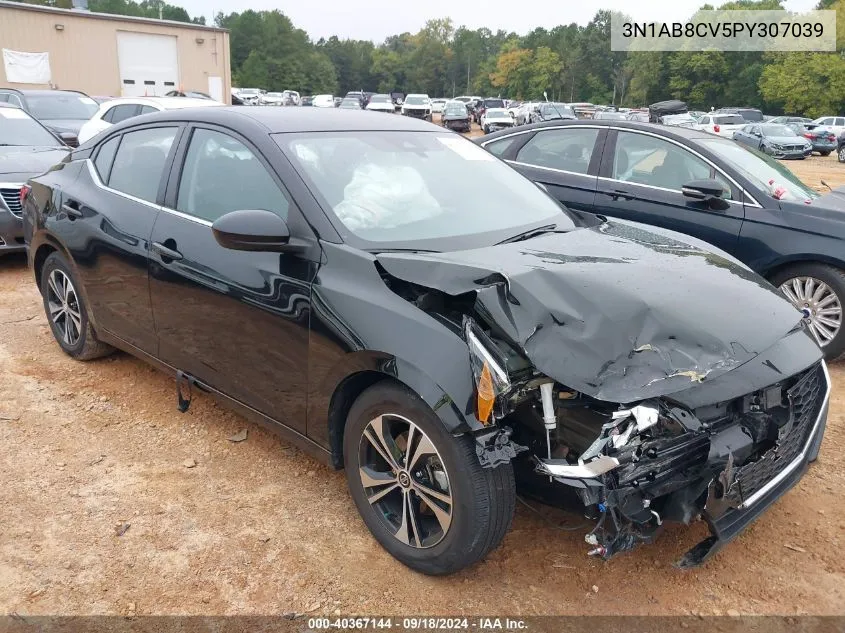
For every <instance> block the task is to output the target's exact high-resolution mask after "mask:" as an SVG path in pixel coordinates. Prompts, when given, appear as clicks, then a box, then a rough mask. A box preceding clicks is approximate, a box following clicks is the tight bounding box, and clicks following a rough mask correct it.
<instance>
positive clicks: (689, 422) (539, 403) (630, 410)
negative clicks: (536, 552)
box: [383, 273, 829, 567]
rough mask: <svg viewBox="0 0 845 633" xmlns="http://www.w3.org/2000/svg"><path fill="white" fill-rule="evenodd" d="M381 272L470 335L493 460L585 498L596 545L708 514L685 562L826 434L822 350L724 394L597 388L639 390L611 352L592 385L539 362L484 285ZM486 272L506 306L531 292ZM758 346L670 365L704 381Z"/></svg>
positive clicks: (764, 499) (621, 546)
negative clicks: (704, 364) (495, 312)
mask: <svg viewBox="0 0 845 633" xmlns="http://www.w3.org/2000/svg"><path fill="white" fill-rule="evenodd" d="M383 278H384V279H385V282H386V283H387V285H388V286H389V287H390V288H391V289H392V290H393V291H394V292H396V293H397V294H399V295H400V296H402V297H403V298H405V299H406V300H408V301H410V302H411V303H413V304H414V305H416V306H417V307H419V308H420V309H422V310H424V311H425V312H427V313H428V314H430V315H431V316H433V317H434V318H436V319H438V320H439V321H441V322H442V323H443V324H444V325H446V326H447V327H449V328H450V329H452V330H453V331H455V332H456V333H457V334H459V335H460V336H461V338H463V339H464V340H465V341H466V344H467V346H468V348H469V352H470V362H471V366H472V372H473V375H474V380H475V384H476V403H475V405H476V406H475V409H476V416H477V418H478V419H479V420H480V421H481V422H482V423H483V424H485V426H486V429H485V430H483V431H479V432H476V433H475V435H476V439H477V442H478V448H477V453H478V456H479V460H480V461H481V463H482V465H484V466H487V467H495V466H497V465H498V464H500V463H504V462H511V463H512V464H513V467H514V469H515V473H516V475H517V484H518V488H519V490H520V491H521V493H522V494H523V495H525V496H527V497H530V498H533V499H537V500H540V501H542V502H544V503H547V504H551V505H556V506H560V507H565V508H568V509H573V503H574V504H576V505H575V506H574V509H576V510H580V511H581V512H583V513H585V514H586V516H587V517H588V518H589V519H592V520H594V521H595V526H594V527H593V529H592V530H591V531H590V532H589V533H588V534H587V535H586V537H585V539H586V541H587V553H588V554H589V555H594V556H600V557H602V558H610V557H611V556H613V555H615V554H618V553H620V552H624V551H627V550H630V549H632V548H633V547H635V546H636V545H638V544H639V543H649V542H652V541H653V540H654V539H655V537H656V536H657V535H658V534H659V532H660V530H661V528H662V526H663V524H664V522H666V521H674V522H681V523H685V524H688V523H691V522H692V521H695V520H698V519H704V520H706V521H707V522H708V524H709V525H710V528H711V533H712V536H711V537H709V538H708V539H706V540H705V541H703V542H702V543H700V544H699V545H698V546H696V547H695V548H693V549H692V550H690V552H688V553H687V554H686V555H685V556H684V558H683V559H682V560H681V561H679V562H678V566H679V567H691V566H695V565H698V564H700V563H702V562H703V561H704V560H706V559H707V558H708V557H709V556H711V555H712V554H713V553H715V552H716V551H717V550H718V549H719V548H720V547H721V546H722V545H723V544H724V543H726V542H727V541H728V540H730V539H731V538H733V536H735V535H736V534H737V533H738V532H739V531H740V530H741V529H743V528H744V527H745V525H747V524H748V523H750V522H751V521H752V520H753V519H754V518H756V516H757V515H759V513H760V512H761V511H762V510H763V509H765V507H766V506H768V505H769V503H771V501H773V500H774V498H776V497H771V495H770V491H772V490H774V488H775V487H776V485H780V482H781V481H787V478H788V477H789V478H793V479H794V480H797V478H798V477H800V474H801V473H803V469H804V468H805V467H806V462H807V455H808V454H809V453H811V452H812V445H813V443H814V442H817V436H818V440H820V435H821V434H820V433H817V431H818V429H819V425H820V421H822V420H823V418H824V417H825V415H824V414H825V413H826V406H827V393H828V389H829V380H828V377H827V371H826V368H825V367H824V364H823V362H820V361H818V358H817V357H816V358H815V359H813V361H812V364H811V365H810V366H809V367H807V366H806V365H805V369H803V370H801V371H800V372H798V373H793V374H792V375H789V376H783V375H781V378H780V379H779V380H777V381H775V382H773V383H771V384H761V385H759V386H758V387H757V388H752V389H751V390H750V391H749V392H747V393H744V394H743V395H740V396H732V397H728V398H725V399H724V400H717V401H715V402H709V401H708V402H706V403H702V402H696V398H695V397H680V396H678V397H674V394H673V393H668V394H664V395H660V394H659V392H658V393H655V391H654V388H653V387H652V385H653V383H655V382H657V381H659V380H660V379H659V378H651V379H649V378H648V376H646V379H647V380H648V381H647V382H646V383H645V384H644V387H643V389H642V391H643V392H645V393H647V394H648V395H647V397H644V398H642V399H637V398H632V399H631V401H627V402H626V401H621V400H620V399H619V398H616V399H614V400H610V399H599V398H597V397H596V394H597V393H614V394H619V393H620V391H621V388H619V387H618V385H624V387H625V389H626V390H627V392H628V393H630V394H631V395H634V394H635V393H636V390H633V389H631V388H630V387H631V383H630V380H629V376H626V369H625V367H620V363H619V361H618V360H616V359H614V360H612V361H609V362H608V365H612V364H616V366H617V367H616V369H615V370H614V371H615V372H616V374H617V375H618V376H619V377H620V379H619V382H617V383H616V384H615V385H614V387H613V388H608V389H605V390H604V391H603V390H602V389H595V390H593V393H585V390H584V389H583V388H582V389H575V388H572V387H571V386H568V385H567V384H565V383H564V382H562V381H561V380H555V379H554V378H551V377H549V376H548V375H546V374H544V373H543V372H541V371H540V370H539V369H538V368H537V366H536V364H535V363H534V362H533V360H532V357H531V355H529V353H528V352H527V351H526V347H527V346H522V345H520V342H519V341H518V340H515V337H514V336H513V334H512V333H511V332H509V331H508V328H507V327H502V326H501V321H500V320H497V319H496V318H494V317H493V316H492V309H491V310H488V309H487V308H489V307H490V304H489V302H483V301H481V300H480V297H481V295H482V292H483V291H482V292H478V293H476V292H474V291H470V292H465V293H458V294H450V293H444V292H442V291H439V290H433V289H430V288H426V287H424V286H420V285H418V284H415V283H411V282H407V281H404V280H400V279H396V278H394V277H392V276H391V275H390V274H386V273H383ZM482 283H483V284H484V285H485V286H489V285H493V286H498V302H499V306H498V307H499V308H500V309H503V310H504V309H506V308H502V304H504V303H512V304H513V305H514V306H519V305H520V299H519V298H516V297H513V296H510V295H509V290H510V289H509V288H508V287H507V283H506V282H505V281H503V280H501V279H495V278H492V279H491V278H488V279H485V280H483V282H482ZM503 296H504V301H502V297H503ZM517 309H518V308H516V307H515V308H513V310H514V311H516V310H517ZM511 316H512V319H513V321H514V322H518V321H519V316H518V315H517V316H513V315H511ZM537 330H538V331H539V330H540V327H538V328H537ZM799 334H801V333H800V332H799ZM532 336H533V335H532ZM632 343H633V345H634V347H633V349H631V351H630V353H629V358H630V357H634V356H636V355H641V354H642V353H656V352H657V351H658V350H655V349H654V346H652V345H651V344H645V345H638V341H637V339H634V341H632ZM550 351H551V350H549V349H544V350H543V352H542V356H543V357H544V358H548V357H549V356H550V354H549V352H550ZM702 356H706V354H702ZM717 356H718V355H714V357H717ZM752 356H753V354H751V353H750V352H748V351H747V350H742V358H741V359H737V358H736V357H724V358H722V359H721V360H716V362H715V363H714V365H712V366H711V367H710V368H707V369H705V370H702V371H695V370H688V371H684V370H683V369H678V368H672V369H671V375H670V370H669V369H663V371H664V374H665V375H666V376H669V377H670V378H672V379H674V380H675V381H676V383H675V384H677V379H678V378H682V379H683V380H684V381H685V382H686V387H685V389H687V390H688V391H694V390H696V385H698V384H701V383H703V382H704V381H705V380H706V379H707V377H708V374H709V373H710V371H711V370H712V369H713V368H718V369H719V370H725V368H726V367H727V368H731V367H733V366H738V365H740V364H742V363H744V362H747V360H748V358H749V357H752ZM661 360H663V356H661ZM637 361H638V362H641V361H639V359H637ZM767 362H771V361H767ZM776 369H777V368H776ZM641 370H642V369H641V367H635V368H634V370H633V371H632V372H631V373H632V374H634V373H635V372H638V371H641ZM561 373H562V372H561ZM575 373H576V374H577V372H575ZM725 378H728V377H727V376H726V377H725ZM723 380H724V379H723ZM761 380H765V379H761ZM582 382H583V381H582ZM665 382H666V381H664V384H665ZM758 382H759V381H758ZM748 384H749V385H751V386H752V387H753V386H754V385H755V383H754V381H748ZM701 391H702V393H704V390H703V389H702V390H701ZM704 397H705V399H706V395H705V396H704ZM699 400H700V398H699ZM693 405H694V406H693ZM822 426H823V422H822ZM816 450H817V444H816ZM790 482H791V483H790ZM792 483H794V481H793V480H792V479H790V480H789V481H788V482H787V484H788V485H786V484H784V485H786V487H787V488H788V487H789V485H791V484H792ZM784 491H785V488H782V489H779V491H776V492H777V495H776V496H780V494H783V492H784ZM579 506H580V508H579Z"/></svg>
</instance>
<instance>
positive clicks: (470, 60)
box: [467, 53, 472, 94]
mask: <svg viewBox="0 0 845 633" xmlns="http://www.w3.org/2000/svg"><path fill="white" fill-rule="evenodd" d="M471 64H472V53H469V54H468V55H467V94H469V93H470V90H469V68H470V66H471Z"/></svg>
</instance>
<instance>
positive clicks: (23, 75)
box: [3, 48, 52, 84]
mask: <svg viewBox="0 0 845 633" xmlns="http://www.w3.org/2000/svg"><path fill="white" fill-rule="evenodd" d="M3 68H4V69H5V71H6V81H8V82H9V83H16V84H48V83H50V81H51V79H52V77H51V76H50V54H49V53H24V52H21V51H11V50H9V49H8V48H4V49H3Z"/></svg>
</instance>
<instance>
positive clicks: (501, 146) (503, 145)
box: [484, 134, 523, 157]
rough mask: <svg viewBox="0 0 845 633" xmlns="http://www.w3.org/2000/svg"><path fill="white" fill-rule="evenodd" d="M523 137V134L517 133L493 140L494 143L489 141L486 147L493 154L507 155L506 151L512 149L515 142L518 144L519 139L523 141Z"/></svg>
mask: <svg viewBox="0 0 845 633" xmlns="http://www.w3.org/2000/svg"><path fill="white" fill-rule="evenodd" d="M522 138H523V136H522V134H515V135H514V136H509V137H507V138H503V139H502V140H500V141H493V142H492V143H488V144H487V145H485V146H484V148H485V149H486V150H487V151H488V152H490V153H491V154H494V155H496V156H499V157H502V156H504V155H505V152H507V151H508V149H510V148H511V147H512V146H513V145H514V144H516V142H517V141H521V140H522Z"/></svg>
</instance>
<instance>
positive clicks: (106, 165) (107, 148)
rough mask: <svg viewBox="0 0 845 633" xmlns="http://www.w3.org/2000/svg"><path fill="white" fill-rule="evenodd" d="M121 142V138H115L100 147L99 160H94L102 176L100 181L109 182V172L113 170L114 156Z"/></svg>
mask: <svg viewBox="0 0 845 633" xmlns="http://www.w3.org/2000/svg"><path fill="white" fill-rule="evenodd" d="M119 142H120V137H119V136H115V137H114V138H111V139H109V140H108V141H106V142H105V143H103V144H102V145H100V150H99V151H98V152H97V158H95V159H94V167H96V169H97V173H98V174H100V180H102V181H103V182H108V181H109V171H110V170H111V164H112V161H113V160H114V154H115V152H117V144H118V143H119Z"/></svg>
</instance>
